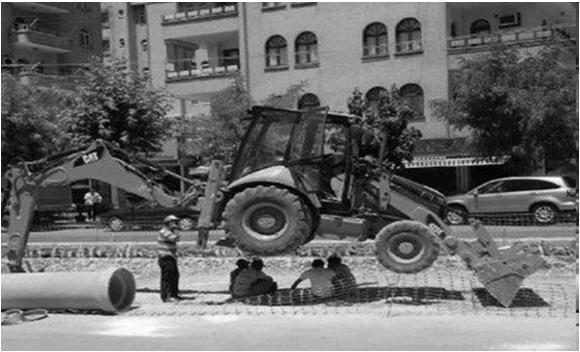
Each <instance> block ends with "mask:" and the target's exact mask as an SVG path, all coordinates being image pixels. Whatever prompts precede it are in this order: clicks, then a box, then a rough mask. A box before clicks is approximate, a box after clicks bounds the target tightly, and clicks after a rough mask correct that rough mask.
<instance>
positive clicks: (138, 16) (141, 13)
mask: <svg viewBox="0 0 580 352" xmlns="http://www.w3.org/2000/svg"><path fill="white" fill-rule="evenodd" d="M135 22H137V24H146V23H147V12H146V11H145V5H140V6H135Z"/></svg>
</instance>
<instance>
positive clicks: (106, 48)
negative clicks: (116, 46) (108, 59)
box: [101, 39, 111, 55]
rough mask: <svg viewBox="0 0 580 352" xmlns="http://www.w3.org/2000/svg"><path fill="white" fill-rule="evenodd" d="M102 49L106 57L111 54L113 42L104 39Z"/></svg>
mask: <svg viewBox="0 0 580 352" xmlns="http://www.w3.org/2000/svg"><path fill="white" fill-rule="evenodd" d="M101 48H102V50H103V53H104V54H105V55H108V54H109V51H110V50H111V42H110V41H109V39H103V41H102V42H101Z"/></svg>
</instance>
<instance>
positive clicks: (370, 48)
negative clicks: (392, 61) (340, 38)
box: [363, 44, 389, 58]
mask: <svg viewBox="0 0 580 352" xmlns="http://www.w3.org/2000/svg"><path fill="white" fill-rule="evenodd" d="M388 54H389V51H388V47H387V44H379V45H367V46H365V47H363V57H364V58H370V57H383V56H386V55H388Z"/></svg>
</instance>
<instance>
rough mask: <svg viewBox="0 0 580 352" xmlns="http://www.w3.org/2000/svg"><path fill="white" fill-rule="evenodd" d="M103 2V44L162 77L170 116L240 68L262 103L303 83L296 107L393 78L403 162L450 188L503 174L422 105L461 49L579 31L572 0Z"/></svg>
mask: <svg viewBox="0 0 580 352" xmlns="http://www.w3.org/2000/svg"><path fill="white" fill-rule="evenodd" d="M103 10H104V12H103V13H104V15H103V23H104V30H103V39H104V42H103V43H104V44H103V46H104V47H106V48H108V53H109V55H111V56H113V57H124V58H126V59H128V60H129V62H130V63H131V65H132V67H133V68H134V69H137V70H139V71H141V72H145V73H148V74H149V75H150V77H151V80H152V83H153V84H154V85H156V86H160V87H165V89H167V91H168V92H169V93H170V94H171V95H172V96H173V97H175V98H176V103H175V108H174V112H173V113H174V114H177V115H195V114H199V113H204V112H207V101H208V100H209V98H210V97H211V95H212V94H214V93H215V92H217V91H219V90H221V89H223V88H225V87H227V86H228V85H229V84H230V82H231V79H232V78H231V77H232V75H233V74H234V73H237V72H240V73H241V74H242V75H243V76H244V77H245V79H246V80H247V83H248V87H249V90H250V93H251V95H252V97H253V99H254V100H255V101H256V102H258V103H259V102H260V101H263V100H264V99H265V98H266V97H268V96H270V95H271V94H277V93H283V92H284V91H285V90H286V89H287V88H288V87H290V86H291V85H293V84H296V83H299V82H303V83H305V94H304V96H303V97H301V99H300V100H299V102H298V106H297V108H304V107H308V106H316V105H321V106H329V107H330V109H331V110H333V111H343V112H344V111H347V106H346V102H347V99H348V97H349V96H350V94H351V93H352V91H353V90H354V89H355V88H359V89H360V90H361V91H362V92H363V93H364V94H365V95H366V96H367V98H369V99H373V98H374V97H376V96H377V94H378V93H379V92H380V91H381V90H383V89H388V88H390V87H391V86H392V85H396V86H397V87H399V88H400V89H401V94H402V95H403V97H404V98H405V99H406V100H407V101H408V102H409V103H410V104H411V105H412V106H413V107H414V108H415V109H416V110H418V111H419V112H420V116H421V117H420V118H417V119H416V120H414V121H412V122H411V125H412V126H414V127H416V128H418V129H419V130H420V131H421V132H422V134H423V141H422V142H421V144H420V145H419V146H418V151H417V156H416V158H415V160H414V161H413V162H412V163H409V164H408V165H407V170H406V171H405V172H406V173H408V174H409V175H412V176H413V177H414V178H415V179H418V180H419V181H422V182H425V183H427V184H431V185H434V186H437V187H438V188H440V189H442V190H443V191H445V192H452V191H457V190H466V189H468V188H469V187H471V186H473V185H475V184H476V183H477V182H479V181H481V180H482V179H485V178H489V175H490V174H497V173H501V164H502V163H503V162H504V161H505V159H503V158H501V156H498V158H496V159H493V160H485V161H482V160H480V159H477V158H474V157H473V156H471V155H468V154H466V153H465V137H466V134H465V132H459V131H456V130H454V129H453V128H452V127H451V126H449V124H448V123H447V122H446V121H442V120H438V119H437V118H435V117H434V116H433V113H432V111H431V110H430V108H429V104H428V103H429V101H431V100H433V99H440V98H442V99H445V98H447V96H448V92H449V85H450V79H451V78H450V77H452V74H453V71H454V70H456V69H457V68H458V67H459V63H460V61H461V58H464V57H468V56H471V55H480V54H481V53H485V52H486V51H488V50H489V45H490V43H491V42H492V41H493V40H501V41H502V42H504V43H506V44H508V45H515V46H517V47H518V48H521V50H527V51H534V50H538V48H540V47H542V46H543V45H544V44H545V43H546V42H548V41H550V40H551V39H552V38H554V37H555V36H556V34H559V33H565V34H566V35H568V36H569V37H571V39H572V40H576V38H577V33H578V29H577V9H576V8H575V7H574V6H573V5H572V4H570V3H525V4H524V3H327V2H323V3H316V2H300V3H105V4H104V6H103ZM174 149H176V148H174ZM169 157H171V156H169ZM174 158H177V156H174ZM182 171H183V170H182ZM434 175H437V177H433V176H434ZM433 180H436V181H437V182H439V184H437V185H435V184H433Z"/></svg>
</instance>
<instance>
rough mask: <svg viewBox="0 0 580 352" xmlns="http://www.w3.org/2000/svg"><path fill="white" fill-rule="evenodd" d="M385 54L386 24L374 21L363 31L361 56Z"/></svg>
mask: <svg viewBox="0 0 580 352" xmlns="http://www.w3.org/2000/svg"><path fill="white" fill-rule="evenodd" d="M386 54H387V26H385V25H384V24H382V23H379V22H374V23H371V24H369V25H368V26H367V27H366V28H365V30H364V31H363V56H378V55H386Z"/></svg>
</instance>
